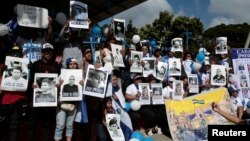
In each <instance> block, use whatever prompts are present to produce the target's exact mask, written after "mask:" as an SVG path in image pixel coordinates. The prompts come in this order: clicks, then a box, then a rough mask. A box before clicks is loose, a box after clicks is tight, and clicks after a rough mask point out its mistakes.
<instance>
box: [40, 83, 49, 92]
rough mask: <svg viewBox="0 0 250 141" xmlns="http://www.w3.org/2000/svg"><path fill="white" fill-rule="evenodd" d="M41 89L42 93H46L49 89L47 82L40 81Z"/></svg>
mask: <svg viewBox="0 0 250 141" xmlns="http://www.w3.org/2000/svg"><path fill="white" fill-rule="evenodd" d="M41 89H42V92H43V93H47V92H48V90H49V84H48V83H47V82H42V84H41Z"/></svg>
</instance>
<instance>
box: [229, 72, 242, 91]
mask: <svg viewBox="0 0 250 141" xmlns="http://www.w3.org/2000/svg"><path fill="white" fill-rule="evenodd" d="M227 78H228V87H229V86H231V87H233V88H235V89H236V90H240V87H239V86H240V81H239V78H238V76H237V75H236V74H233V73H230V74H228V77H227Z"/></svg>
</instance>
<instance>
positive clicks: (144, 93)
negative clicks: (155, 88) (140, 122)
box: [139, 83, 150, 105]
mask: <svg viewBox="0 0 250 141" xmlns="http://www.w3.org/2000/svg"><path fill="white" fill-rule="evenodd" d="M139 87H140V88H139V90H141V97H140V103H141V105H150V88H149V83H139Z"/></svg>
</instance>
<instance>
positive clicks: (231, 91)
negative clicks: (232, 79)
mask: <svg viewBox="0 0 250 141" xmlns="http://www.w3.org/2000/svg"><path fill="white" fill-rule="evenodd" d="M227 90H228V92H229V95H230V96H231V95H232V94H233V93H234V92H237V93H238V92H239V91H238V90H237V89H235V88H233V87H231V86H230V87H228V88H227Z"/></svg>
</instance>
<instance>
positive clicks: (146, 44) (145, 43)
mask: <svg viewBox="0 0 250 141" xmlns="http://www.w3.org/2000/svg"><path fill="white" fill-rule="evenodd" d="M140 45H141V47H144V46H145V47H147V48H148V50H149V40H142V41H140Z"/></svg>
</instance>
